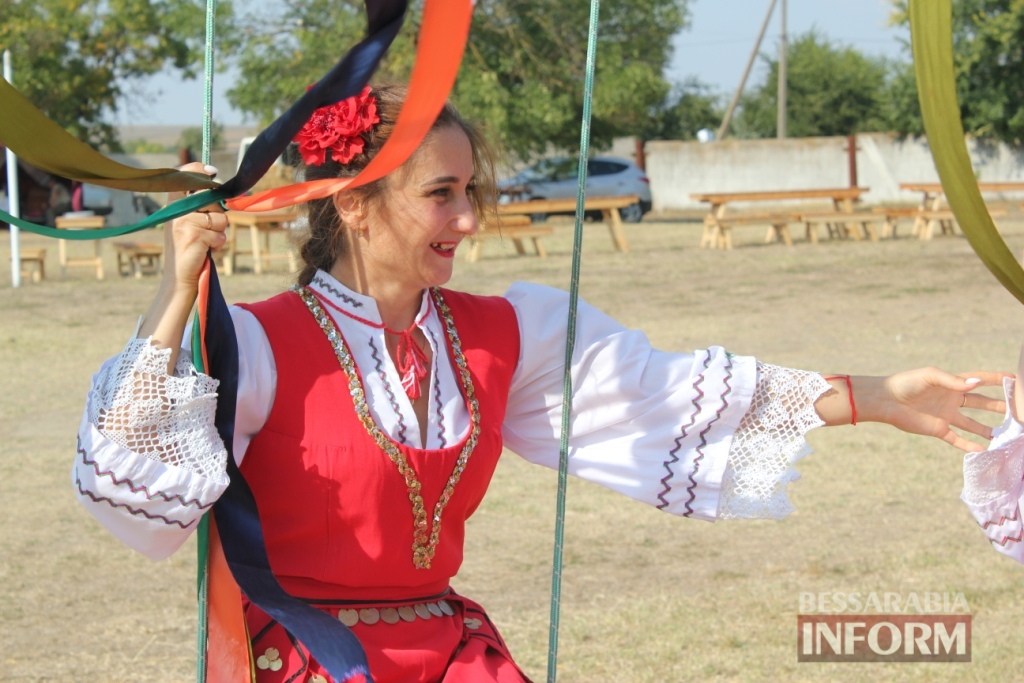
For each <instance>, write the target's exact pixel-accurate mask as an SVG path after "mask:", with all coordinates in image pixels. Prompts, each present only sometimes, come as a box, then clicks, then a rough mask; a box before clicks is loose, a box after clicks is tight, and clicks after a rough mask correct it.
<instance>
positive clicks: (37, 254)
mask: <svg viewBox="0 0 1024 683" xmlns="http://www.w3.org/2000/svg"><path fill="white" fill-rule="evenodd" d="M18 258H19V260H20V262H21V276H22V277H25V276H28V277H30V278H31V280H32V282H41V281H42V280H44V279H46V249H43V248H30V249H25V248H24V247H22V248H21V249H20V251H19V254H18Z"/></svg>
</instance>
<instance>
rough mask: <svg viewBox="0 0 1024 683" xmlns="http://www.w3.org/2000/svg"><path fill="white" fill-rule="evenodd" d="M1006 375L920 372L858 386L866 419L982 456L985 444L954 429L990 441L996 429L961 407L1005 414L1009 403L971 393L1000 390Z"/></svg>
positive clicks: (867, 380)
mask: <svg viewBox="0 0 1024 683" xmlns="http://www.w3.org/2000/svg"><path fill="white" fill-rule="evenodd" d="M1006 376H1007V375H1006V374H1005V373H999V372H969V373H964V374H960V375H954V374H952V373H949V372H946V371H944V370H940V369H938V368H921V369H918V370H910V371H908V372H901V373H898V374H895V375H892V376H890V377H858V378H854V380H853V382H854V391H855V392H856V400H857V407H858V412H859V413H860V415H861V417H862V419H863V420H871V421H875V422H885V423H887V424H891V425H892V426H894V427H896V428H897V429H901V430H903V431H905V432H909V433H911V434H921V435H924V436H934V437H936V438H939V439H942V440H943V441H945V442H946V443H948V444H950V445H952V446H954V447H956V448H959V449H960V450H962V451H968V452H978V451H982V450H984V446H981V445H980V444H977V443H974V442H973V441H970V440H969V439H966V438H964V437H963V436H961V435H960V434H957V433H956V432H954V431H953V429H952V428H953V427H956V428H957V429H961V430H963V431H965V432H968V433H970V434H975V435H977V436H980V437H982V438H983V439H991V438H992V428H991V427H988V426H986V425H984V424H982V423H980V422H978V421H977V420H974V419H972V418H970V417H968V416H966V415H964V414H963V413H962V412H961V409H962V408H971V409H975V410H985V411H990V412H993V413H999V414H1002V413H1003V412H1004V411H1005V410H1006V402H1005V401H1003V400H1001V399H996V398H989V397H988V396H985V395H983V394H978V393H972V392H973V391H974V390H975V389H977V388H979V387H987V386H1001V385H1002V382H1003V378H1004V377H1006Z"/></svg>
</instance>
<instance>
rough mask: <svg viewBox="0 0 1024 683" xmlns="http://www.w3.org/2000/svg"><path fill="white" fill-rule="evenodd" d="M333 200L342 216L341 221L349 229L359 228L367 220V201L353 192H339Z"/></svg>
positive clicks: (339, 214)
mask: <svg viewBox="0 0 1024 683" xmlns="http://www.w3.org/2000/svg"><path fill="white" fill-rule="evenodd" d="M331 200H332V201H333V202H334V208H335V210H336V211H337V212H338V216H339V217H340V218H341V223H342V225H344V226H345V227H346V228H348V229H349V230H359V229H360V228H361V227H362V226H363V224H364V223H365V222H366V202H364V201H362V199H361V198H360V197H357V196H356V195H355V194H353V193H352V192H345V191H342V192H338V193H336V194H335V195H334V196H333V197H332V198H331Z"/></svg>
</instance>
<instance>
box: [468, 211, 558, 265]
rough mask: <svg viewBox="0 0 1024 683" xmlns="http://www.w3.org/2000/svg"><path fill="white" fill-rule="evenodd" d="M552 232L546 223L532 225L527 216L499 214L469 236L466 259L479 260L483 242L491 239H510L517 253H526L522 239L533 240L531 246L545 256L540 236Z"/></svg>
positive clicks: (541, 255)
mask: <svg viewBox="0 0 1024 683" xmlns="http://www.w3.org/2000/svg"><path fill="white" fill-rule="evenodd" d="M552 232H553V230H552V229H551V227H550V226H548V225H534V224H532V223H531V222H530V218H529V217H528V216H519V215H510V216H499V217H497V218H494V219H491V220H489V221H487V222H486V223H485V224H484V225H481V226H480V229H479V230H478V231H477V233H476V234H475V235H473V236H472V237H470V238H469V251H468V252H466V260H467V261H469V262H470V263H475V262H476V261H479V260H480V252H481V251H482V250H483V243H484V242H485V241H487V240H492V239H505V238H508V239H511V240H512V244H513V245H514V246H515V248H516V253H517V254H519V255H521V256H522V255H525V254H526V247H525V245H524V244H523V240H525V239H529V240H531V241H532V242H533V248H534V250H535V251H536V252H537V256H539V257H540V258H546V257H547V255H548V252H547V250H546V249H545V248H544V244H543V242H541V238H543V237H547V236H548V235H550V234H551V233H552Z"/></svg>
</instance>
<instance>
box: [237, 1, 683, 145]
mask: <svg viewBox="0 0 1024 683" xmlns="http://www.w3.org/2000/svg"><path fill="white" fill-rule="evenodd" d="M686 3H687V0H605V2H603V3H602V5H601V22H600V23H601V26H600V30H599V38H600V44H599V46H598V48H597V54H598V58H597V77H596V84H595V99H594V109H593V121H592V124H591V134H592V138H593V140H594V144H595V145H601V144H603V143H610V142H611V139H612V138H613V137H615V136H617V135H632V134H636V133H637V132H638V131H640V130H641V128H642V127H643V126H645V125H647V120H648V118H649V117H650V115H651V112H652V111H655V110H657V108H658V107H659V106H661V105H662V103H663V102H664V100H665V97H666V95H667V94H668V92H669V84H668V83H667V82H666V81H665V79H664V77H663V76H662V73H663V71H664V67H665V65H666V63H667V60H668V58H669V55H670V49H671V46H670V39H671V37H672V36H673V35H674V34H675V33H677V32H678V31H679V30H680V29H681V28H682V27H683V26H684V24H685V20H686ZM588 12H589V8H588V5H587V3H584V2H576V1H573V2H551V0H478V2H477V3H476V8H475V10H474V18H473V29H472V31H471V34H470V41H469V45H468V46H467V50H466V56H465V58H464V60H463V64H462V68H461V70H460V72H459V78H458V81H457V83H456V86H455V90H454V92H453V93H452V99H453V101H454V102H455V104H456V105H457V106H458V107H459V109H460V111H462V113H463V114H464V115H465V116H467V117H468V118H469V119H471V120H474V121H479V122H483V123H485V124H486V125H487V126H488V128H489V132H490V133H491V137H492V138H495V139H497V140H498V141H500V142H501V143H502V144H503V146H504V147H505V148H506V149H507V150H509V151H511V152H512V153H514V154H516V155H518V156H520V157H525V156H528V155H530V154H532V153H535V152H543V151H545V150H547V149H548V147H549V145H550V146H554V147H556V148H560V149H563V150H575V149H577V147H578V145H579V135H580V134H579V122H580V118H581V113H582V93H583V83H582V80H583V74H584V65H585V61H586V46H587V26H588ZM418 16H419V14H418V9H417V8H413V9H411V10H410V17H409V19H408V20H407V22H406V27H405V29H404V30H403V32H402V34H401V35H400V36H399V38H398V39H397V40H396V41H395V44H394V45H393V46H392V48H391V50H390V52H389V54H388V56H387V57H386V58H385V60H384V62H383V63H382V66H381V69H380V71H379V72H378V75H377V77H376V78H377V79H378V80H388V79H399V80H404V79H406V78H408V75H409V73H410V70H411V67H412V62H413V42H414V40H415V31H416V30H417V28H418V23H419V22H418ZM364 27H365V18H364V16H363V9H362V3H359V2H354V1H353V0H341V1H339V0H330V1H329V0H292V1H291V2H289V3H287V4H286V5H285V6H284V7H283V8H279V9H278V10H277V11H276V13H270V14H269V15H268V14H267V13H263V14H261V15H258V16H254V17H253V18H252V19H251V20H248V21H246V31H245V32H246V34H247V37H246V39H245V41H244V45H243V46H242V48H241V49H240V51H239V54H238V66H239V69H240V72H241V78H240V79H239V81H238V84H237V85H236V86H235V88H233V89H232V90H230V91H229V92H228V98H229V100H230V101H231V103H232V104H233V105H234V106H236V107H238V108H239V109H241V110H242V111H243V112H246V113H249V114H253V115H254V116H255V117H256V118H257V119H258V120H259V121H260V122H261V123H262V124H266V123H268V122H269V121H271V120H273V118H274V117H276V116H277V115H278V114H280V113H281V112H282V111H283V110H284V108H285V107H287V106H288V105H289V104H290V103H291V102H293V101H294V100H295V99H296V98H297V97H298V96H299V95H301V93H302V92H303V91H304V90H305V88H306V87H307V86H308V85H309V84H311V83H313V82H314V81H315V80H316V79H317V78H319V77H320V76H321V75H322V74H323V73H324V72H325V71H326V70H327V69H328V68H329V67H330V66H331V65H332V64H333V63H334V62H336V61H337V60H338V58H339V57H340V56H341V54H342V53H343V52H344V51H345V50H346V49H347V48H348V47H349V46H351V45H354V44H355V42H356V41H358V40H359V39H360V38H361V36H362V33H363V31H364Z"/></svg>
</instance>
